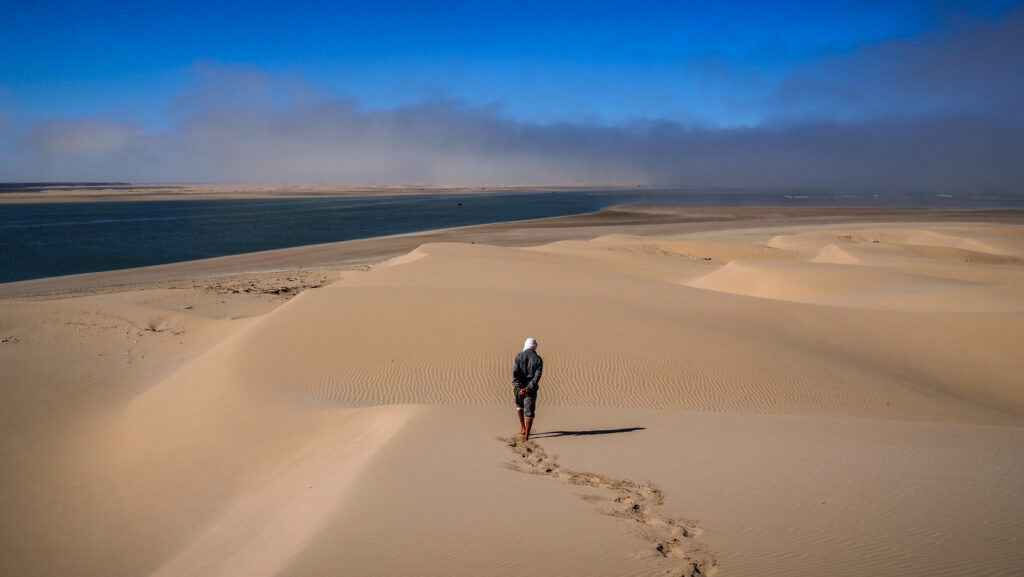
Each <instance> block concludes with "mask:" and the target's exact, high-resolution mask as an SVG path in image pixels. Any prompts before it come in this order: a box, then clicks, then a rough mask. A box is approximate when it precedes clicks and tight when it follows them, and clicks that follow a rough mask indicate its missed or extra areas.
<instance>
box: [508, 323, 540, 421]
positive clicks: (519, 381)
mask: <svg viewBox="0 0 1024 577" xmlns="http://www.w3.org/2000/svg"><path fill="white" fill-rule="evenodd" d="M543 368H544V361H543V360H542V359H541V358H540V355H538V354H537V339H532V338H531V339H526V342H525V343H523V352H521V353H519V354H518V355H516V361H515V363H514V364H513V365H512V387H513V391H514V393H515V398H516V414H518V415H519V426H520V427H522V430H521V431H520V432H521V433H522V435H523V440H524V441H529V440H530V429H531V428H532V427H533V417H534V415H535V413H536V410H537V389H538V388H539V387H540V373H541V369H543ZM523 417H525V419H524V418H523Z"/></svg>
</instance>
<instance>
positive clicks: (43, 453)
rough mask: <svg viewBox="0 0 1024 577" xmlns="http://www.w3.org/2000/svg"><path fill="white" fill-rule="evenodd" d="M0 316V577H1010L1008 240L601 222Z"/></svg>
mask: <svg viewBox="0 0 1024 577" xmlns="http://www.w3.org/2000/svg"><path fill="white" fill-rule="evenodd" d="M296 262H300V263H301V264H296ZM0 295H4V298H2V299H0V337H2V338H3V339H4V342H3V343H0V366H2V368H3V374H4V379H3V380H4V383H3V384H4V386H3V387H2V394H3V402H2V404H0V406H2V407H3V409H2V410H3V413H2V414H3V418H2V420H0V427H2V429H0V430H2V433H3V439H4V443H3V445H2V447H3V455H2V458H3V462H4V463H5V474H4V475H3V477H2V482H0V483H2V484H0V499H2V505H3V508H4V511H5V513H6V514H5V516H4V521H3V522H2V523H0V565H2V566H3V567H5V569H6V571H5V572H6V573H8V574H12V575H14V574H16V575H63V574H74V575H85V576H87V575H104V576H106V575H161V576H163V575H231V576H235V575H237V576H257V577H258V576H271V575H279V576H300V575H382V576H383V575H456V576H458V575H466V576H470V575H474V576H475V575H481V574H487V575H522V574H537V575H695V574H703V575H706V574H715V575H723V576H724V575H743V576H747V575H839V576H844V575H864V574H898V575H930V576H933V575H963V574H969V575H1020V574H1021V573H1020V571H1021V569H1020V568H1021V567H1024V546H1022V543H1021V538H1022V535H1024V495H1022V493H1021V489H1020V479H1021V478H1024V389H1022V387H1021V382H1022V381H1021V378H1020V375H1021V373H1022V369H1024V359H1022V358H1021V356H1020V354H1019V350H1020V343H1021V342H1024V218H1022V217H1021V215H1019V214H1017V213H982V212H978V213H941V214H939V213H925V214H917V213H910V212H892V211H888V212H887V211H845V212H842V211H840V212H835V211H832V212H828V211H826V212H823V213H817V214H812V213H809V212H800V213H785V212H772V211H744V210H739V209H732V210H731V211H728V210H722V211H718V212H715V211H713V210H711V209H701V210H695V209H681V208H675V209H669V208H654V207H645V208H642V209H618V210H617V211H606V212H604V213H601V214H598V215H591V216H588V217H572V218H567V219H551V220H548V221H541V222H534V223H517V224H506V225H501V226H496V225H492V226H490V227H471V228H467V229H459V230H455V231H438V232H433V233H426V234H421V235H404V236H402V237H392V238H389V239H374V240H368V241H355V242H352V243H338V244H336V245H323V246H319V247H309V248H306V249H289V250H288V251H272V252H271V253H263V254H259V255H245V256H242V257H228V258H226V259H211V260H210V261H201V262H196V263H182V264H179V265H169V266H167V267H151V268H148V269H137V270H134V271H120V272H116V273H102V274H96V275H79V276H76V277H65V278H60V279H43V280H40V281H31V282H28V283H11V284H9V285H0ZM527 336H533V337H536V338H537V339H538V340H539V341H540V347H539V349H538V351H539V352H540V353H541V355H542V356H543V357H544V360H545V373H544V377H543V380H542V382H541V391H540V407H539V409H538V418H537V422H536V429H535V436H534V438H533V439H532V440H531V441H529V442H524V441H523V440H522V439H521V438H517V437H515V436H513V433H515V432H516V431H517V430H518V424H517V423H516V419H515V415H514V413H513V411H512V406H511V398H510V397H511V386H510V374H509V373H510V364H511V359H512V357H513V356H514V355H515V353H516V352H518V350H519V347H520V345H521V343H522V341H523V339H524V338H525V337H527Z"/></svg>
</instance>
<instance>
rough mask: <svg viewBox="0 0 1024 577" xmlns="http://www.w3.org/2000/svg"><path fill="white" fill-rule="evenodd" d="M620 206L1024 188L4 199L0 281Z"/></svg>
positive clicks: (852, 201)
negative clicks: (37, 201) (62, 201)
mask: <svg viewBox="0 0 1024 577" xmlns="http://www.w3.org/2000/svg"><path fill="white" fill-rule="evenodd" d="M621 204H683V205H695V206H765V207H778V206H792V207H876V208H895V207H908V208H915V207H916V208H987V209H1002V208H1017V209H1020V208H1024V194H1011V193H984V194H981V193H978V194H960V195H949V194H929V193H889V194H872V193H836V192H814V191H796V192H794V191H781V190H771V191H763V190H754V191H749V190H730V191H721V190H718V191H713V192H699V191H689V190H687V191H683V190H671V189H665V190H653V191H652V190H642V191H636V192H631V191H624V190H588V191H546V192H509V193H486V194H430V195H422V196H385V197H339V198H288V199H244V200H174V201H145V202H83V203H67V204H0V283H5V282H14V281H19V280H28V279H34V278H43V277H50V276H60V275H69V274H77V273H85V272H95V271H105V270H115V269H122V268H132V267H140V266H149V265H157V264H166V263H171V262H179V261H187V260H195V259H201V258H209V257H216V256H225V255H231V254H241V253H247V252H255V251H261V250H270V249H277V248H287V247H294V246H303V245H309V244H318V243H326V242H337V241H344V240H353V239H358V238H370V237H375V236H385V235H393V234H402V233H409V232H417V231H423V230H432V229H438V228H449V227H457V226H469V225H475V224H485V223H492V222H506V221H515V220H526V219H536V218H547V217H555V216H565V215H572V214H583V213H588V212H594V211H597V210H601V209H603V208H607V207H610V206H615V205H621Z"/></svg>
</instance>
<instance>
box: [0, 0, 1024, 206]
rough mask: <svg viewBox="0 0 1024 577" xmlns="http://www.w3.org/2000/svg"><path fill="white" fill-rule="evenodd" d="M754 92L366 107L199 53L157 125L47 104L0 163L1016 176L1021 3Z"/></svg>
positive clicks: (83, 172) (480, 172)
mask: <svg viewBox="0 0 1024 577" xmlns="http://www.w3.org/2000/svg"><path fill="white" fill-rule="evenodd" d="M722 65H723V66H726V67H727V66H728V63H723V64H722ZM740 72H742V71H740ZM736 77H742V74H738V75H736ZM758 96H760V97H761V99H763V101H764V104H763V106H764V109H765V110H766V111H768V112H767V113H766V116H767V117H768V118H767V120H765V121H764V122H762V123H760V124H758V125H755V126H745V127H731V128H714V127H710V126H703V125H700V124H695V123H686V124H683V123H681V122H673V121H670V120H664V119H657V118H654V119H637V120H634V121H632V122H628V123H624V124H619V125H614V126H609V125H600V124H595V123H588V122H565V123H545V124H540V123H530V122H522V121H517V120H514V119H511V118H509V117H507V116H505V115H503V113H502V109H501V108H500V107H497V106H478V105H470V104H466V103H464V102H460V101H458V100H436V101H428V102H421V103H418V104H414V105H410V106H404V107H398V108H391V109H372V108H365V107H360V106H358V105H357V104H355V103H354V102H353V101H351V100H346V99H344V98H338V97H334V96H330V95H328V94H325V93H324V92H323V91H321V90H318V89H316V88H315V87H312V86H310V85H309V84H307V83H306V82H304V81H303V80H302V79H300V78H297V77H279V76H271V75H268V74H265V73H263V72H260V71H259V70H254V69H249V68H233V67H218V66H214V65H209V64H203V65H199V66H197V68H196V71H195V78H194V82H193V84H192V85H191V86H190V87H188V89H187V90H186V91H185V92H184V93H183V94H182V95H181V96H180V98H179V100H178V102H177V104H176V105H175V106H174V108H173V111H172V118H173V126H172V127H171V128H170V129H169V130H166V131H163V132H159V133H154V132H146V131H144V130H142V129H141V128H139V127H137V126H133V125H129V124H124V123H118V122H114V121H111V120H106V119H100V118H78V119H65V120H51V121H48V122H45V123H42V124H38V125H35V126H33V127H31V129H29V130H28V132H26V133H23V134H20V135H17V136H6V137H4V136H3V135H0V137H3V138H6V139H7V140H8V141H9V142H14V144H13V145H9V146H7V148H8V151H9V152H10V154H6V155H4V158H2V159H0V179H3V180H58V179H61V180H86V179H88V180H131V181H135V182H235V183H247V182H251V183H450V184H470V183H472V184H491V183H509V184H511V183H538V182H544V183H554V182H559V183H580V182H586V183H607V182H618V183H626V182H628V183H648V184H664V185H682V186H705V187H712V186H772V187H786V186H793V187H840V188H871V189H899V190H904V189H933V190H962V189H1018V190H1019V189H1021V188H1024V157H1022V154H1024V153H1022V152H1021V151H1024V113H1022V112H1021V110H1020V106H1019V103H1020V102H1022V101H1024V9H1019V10H1015V11H1013V12H1011V13H1009V14H1007V15H1004V17H1003V18H1001V19H999V20H995V21H981V20H971V21H967V22H966V23H961V24H957V25H956V26H952V27H949V28H943V29H941V30H937V31H933V32H931V33H929V34H925V35H923V36H920V37H917V38H910V39H901V40H891V41H886V42H883V43H880V44H876V45H873V46H870V47H865V48H862V49H858V50H857V51H855V52H853V53H850V54H846V55H837V56H833V57H829V58H825V59H822V60H819V61H817V62H813V63H810V64H808V65H806V66H803V67H800V68H798V69H796V70H795V71H793V72H791V73H790V74H788V75H787V76H786V77H785V78H784V79H783V80H782V81H781V82H779V83H778V84H775V85H773V86H767V85H761V86H759V87H758V91H757V92H751V93H748V94H747V96H746V100H748V101H756V100H757V99H758Z"/></svg>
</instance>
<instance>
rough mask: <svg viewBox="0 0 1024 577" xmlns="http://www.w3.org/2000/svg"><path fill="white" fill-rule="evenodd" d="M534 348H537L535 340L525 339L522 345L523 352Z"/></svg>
mask: <svg viewBox="0 0 1024 577" xmlns="http://www.w3.org/2000/svg"><path fill="white" fill-rule="evenodd" d="M535 348H537V339H535V338H532V337H531V338H528V339H526V342H525V343H523V350H524V351H525V350H526V349H535Z"/></svg>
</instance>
